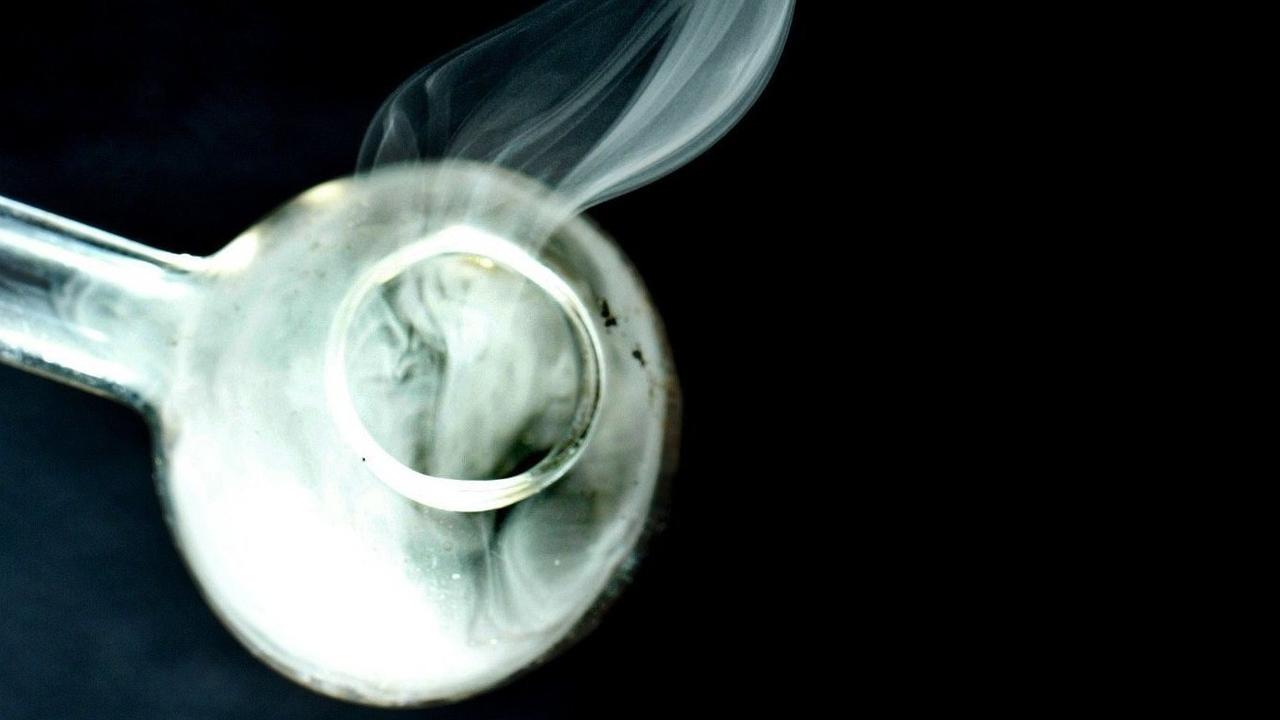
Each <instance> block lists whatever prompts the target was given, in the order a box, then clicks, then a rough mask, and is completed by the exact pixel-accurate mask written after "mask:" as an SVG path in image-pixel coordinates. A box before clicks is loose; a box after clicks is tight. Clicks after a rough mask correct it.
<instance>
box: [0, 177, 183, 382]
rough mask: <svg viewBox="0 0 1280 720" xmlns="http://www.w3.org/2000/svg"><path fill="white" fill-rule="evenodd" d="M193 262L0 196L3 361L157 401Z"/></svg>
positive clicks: (0, 340)
mask: <svg viewBox="0 0 1280 720" xmlns="http://www.w3.org/2000/svg"><path fill="white" fill-rule="evenodd" d="M199 262H200V260H199V259H198V258H193V257H190V256H185V255H174V254H170V253H165V252H160V251H157V250H153V249H151V248H149V247H146V246H144V245H140V244H138V243H135V242H132V241H129V240H125V239H124V238H121V237H117V236H115V235H112V234H110V233H106V232H103V231H101V230H97V229H94V228H91V227H88V226H86V225H83V224H81V223H78V222H74V221H72V220H67V219H65V218H61V217H58V216H56V215H52V214H50V213H46V212H43V211H41V210H37V209H35V208H32V207H28V206H26V205H23V204H21V203H17V202H14V201H12V200H9V199H6V198H3V197H0V362H5V363H7V364H10V365H14V366H17V367H19V368H22V369H25V370H29V371H32V372H35V373H38V374H41V375H45V376H47V377H50V378H53V379H55V380H59V381H62V382H65V383H68V384H70V385H74V386H76V387H80V388H83V389H86V390H89V391H91V392H95V393H98V394H101V395H106V396H108V397H112V398H114V399H117V400H120V401H122V402H125V403H127V404H130V405H134V406H137V407H148V406H151V405H153V404H154V403H155V402H156V401H158V399H159V398H160V397H161V394H162V393H163V391H164V388H165V386H166V383H167V381H168V378H169V377H170V376H171V373H172V369H173V362H172V353H173V352H174V349H175V348H176V347H177V346H178V345H179V342H178V333H179V332H180V327H181V319H182V317H183V311H184V308H185V307H186V305H187V303H188V302H189V301H190V299H191V297H192V295H193V293H192V290H193V289H194V283H193V280H192V279H193V278H194V277H195V275H194V273H193V271H194V270H195V269H196V267H197V265H198V264H199Z"/></svg>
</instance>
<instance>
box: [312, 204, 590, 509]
mask: <svg viewBox="0 0 1280 720" xmlns="http://www.w3.org/2000/svg"><path fill="white" fill-rule="evenodd" d="M602 354H603V350H602V349H601V346H600V341H599V339H598V337H597V336H596V332H595V329H594V327H593V325H592V323H591V318H590V313H589V311H588V310H587V309H586V307H585V305H584V304H583V303H582V301H581V300H580V299H579V297H578V296H577V294H575V292H574V291H573V289H572V288H570V287H569V286H568V285H567V284H566V283H565V282H564V281H563V280H562V279H561V278H560V277H559V276H557V274H556V273H555V271H553V270H552V269H550V268H548V267H546V266H545V265H542V264H541V263H539V262H538V260H537V259H536V258H535V257H533V256H532V255H530V254H528V253H527V252H526V251H525V250H524V249H523V248H521V247H520V246H518V245H516V244H514V243H511V242H509V241H507V240H505V239H503V238H501V237H498V236H496V235H493V234H491V233H488V232H485V231H484V230H481V229H479V228H477V227H475V226H473V225H468V224H458V225H453V226H450V227H447V228H444V229H443V230H440V231H439V232H437V233H434V234H433V235H432V236H431V237H428V238H425V239H423V240H422V241H420V242H418V243H415V244H413V245H410V246H409V247H406V248H404V249H403V250H401V251H399V252H396V253H394V254H392V255H391V256H389V257H387V258H385V259H383V260H382V261H381V262H379V263H377V264H376V265H375V266H374V267H373V268H371V269H370V270H369V271H368V272H366V273H365V274H364V276H363V277H362V278H361V279H360V280H359V281H357V283H356V284H355V287H354V288H353V289H352V291H351V292H350V293H349V294H348V296H347V299H346V300H345V301H344V303H343V306H342V308H341V309H340V310H339V315H338V320H337V322H336V323H335V326H334V336H333V339H332V340H331V342H330V355H329V360H328V373H329V379H328V383H327V384H328V387H327V392H328V395H329V398H330V401H331V404H332V408H333V415H334V419H335V422H337V423H338V424H339V425H340V426H341V427H342V430H343V434H344V435H345V436H346V437H348V438H349V440H350V441H351V442H352V443H353V445H354V446H355V448H356V449H357V450H358V451H359V452H360V454H361V457H362V460H363V461H364V462H366V463H368V464H369V466H370V468H371V469H372V470H373V472H374V473H375V474H376V475H378V476H379V478H381V479H382V480H383V481H384V482H386V483H387V484H388V485H390V486H391V487H392V488H394V489H395V490H396V491H397V492H399V493H401V494H403V495H405V496H406V497H409V498H411V499H413V500H415V501H417V502H420V503H422V504H424V505H428V506H431V507H435V508H440V509H442V510H453V511H484V510H493V509H498V508H501V507H505V506H507V505H510V504H511V503H514V502H518V501H519V500H522V499H524V498H526V497H528V496H530V495H532V494H534V493H536V492H538V491H540V490H542V489H544V488H546V487H547V486H549V485H550V484H552V483H554V482H555V481H556V480H558V479H560V477H561V476H563V475H564V474H565V473H566V472H567V471H568V470H569V469H570V468H571V467H572V466H573V464H574V463H575V462H576V461H577V460H578V458H579V457H580V456H581V453H582V451H583V449H584V448H585V447H586V446H587V443H588V441H589V439H590V435H591V431H592V429H593V428H594V426H595V420H596V417H597V414H598V411H599V409H600V403H601V396H600V389H601V386H602V384H603V381H604V378H603V376H604V372H605V370H604V365H603V361H602Z"/></svg>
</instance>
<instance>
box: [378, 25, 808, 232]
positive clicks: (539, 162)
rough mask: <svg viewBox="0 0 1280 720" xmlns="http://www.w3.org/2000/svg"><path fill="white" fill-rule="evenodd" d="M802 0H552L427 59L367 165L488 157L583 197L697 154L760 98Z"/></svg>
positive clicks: (599, 196) (388, 118) (580, 202)
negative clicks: (796, 5) (796, 3)
mask: <svg viewBox="0 0 1280 720" xmlns="http://www.w3.org/2000/svg"><path fill="white" fill-rule="evenodd" d="M793 7H794V0H658V1H657V2H644V1H643V0H603V1H602V0H555V1H553V2H550V3H548V4H546V5H544V6H542V7H541V8H538V9H537V10H535V11H533V12H531V13H529V14H528V15H526V16H524V17H521V18H519V19H517V20H515V21H514V22H512V23H510V24H508V25H507V26H506V27H503V28H501V29H499V30H496V31H494V32H492V33H490V34H489V35H486V36H484V37H482V38H480V39H478V40H476V41H474V42H472V43H471V44H469V45H466V46H464V47H462V48H459V49H458V50H456V51H454V52H452V53H450V54H449V55H446V56H445V57H443V58H441V59H440V60H437V61H436V62H434V63H432V64H431V65H429V66H427V67H426V68H424V69H423V70H421V71H420V72H418V73H417V74H416V75H414V76H413V77H412V78H410V79H409V81H408V82H406V83H405V84H404V85H402V86H401V87H400V89H398V90H397V91H396V92H395V93H394V94H393V95H392V96H391V97H390V98H389V99H388V100H387V102H386V103H385V104H384V105H383V107H382V109H381V110H380V111H379V112H378V115H377V116H376V117H375V119H374V122H373V124H372V126H371V127H370V129H369V132H368V134H367V135H366V137H365V141H364V144H363V146H362V149H361V153H360V160H359V169H361V170H371V169H374V168H376V167H379V166H381V165H385V164H389V163H396V162H404V161H411V160H419V159H449V158H456V159H465V160H475V161H481V162H487V163H493V164H497V165H501V166H503V167H506V168H509V169H511V170H515V171H518V172H520V173H523V174H525V175H528V176H530V177H534V178H537V179H538V180H541V181H542V182H543V183H545V184H546V185H548V186H549V187H551V188H554V189H555V190H558V191H559V192H560V194H561V195H563V196H565V197H567V198H568V199H569V200H570V201H571V203H572V204H574V205H576V206H577V207H579V208H586V207H589V206H591V205H593V204H595V203H598V202H601V201H603V200H607V199H609V198H611V197H615V196H617V195H620V194H623V193H625V192H628V191H630V190H634V189H635V188H637V187H640V186H642V185H645V184H647V183H649V182H652V181H653V180H655V179H657V178H659V177H662V176H663V175H666V174H667V173H669V172H671V171H673V170H675V169H676V168H678V167H680V166H682V165H684V164H685V163H687V162H689V161H690V160H692V159H693V158H695V157H697V156H698V155H699V154H701V153H702V152H703V151H705V150H706V149H707V148H709V147H710V146H711V145H712V144H714V143H715V142H716V140H718V139H719V138H720V137H721V136H723V135H724V133H725V132H727V131H728V130H729V128H731V127H732V126H733V125H734V123H736V122H737V121H738V119H739V118H741V117H742V116H743V115H744V114H745V113H746V111H747V109H748V108H750V106H751V105H752V103H754V102H755V100H756V98H757V97H758V96H759V94H760V92H761V90H763V88H764V86H765V83H766V82H767V81H768V79H769V76H770V74H771V73H772V71H773V68H774V66H775V65H776V64H777V60H778V56H779V54H780V53H781V50H782V45H783V41H784V39H785V38H786V34H787V30H788V28H789V25H790V21H791V14H792V10H793Z"/></svg>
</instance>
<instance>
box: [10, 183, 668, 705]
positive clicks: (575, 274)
mask: <svg viewBox="0 0 1280 720" xmlns="http://www.w3.org/2000/svg"><path fill="white" fill-rule="evenodd" d="M0 359H3V360H4V361H5V362H7V363H10V364H13V365H16V366H18V367H21V368H25V369H28V370H31V371H34V372H37V373H40V374H43V375H46V376H48V377H51V378H54V379H57V380H61V381H64V382H67V383H70V384H73V385H76V386H79V387H81V388H84V389H86V390H90V391H93V392H96V393H100V394H103V395H106V396H108V397H111V398H114V399H117V400H119V401H121V402H124V403H127V404H129V405H131V406H133V407H135V408H137V409H138V410H140V411H141V412H142V413H144V415H145V416H146V418H147V419H148V421H149V424H150V426H151V428H152V431H153V434H154V447H155V461H156V467H157V482H158V486H159V492H160V495H161V496H162V498H163V501H164V507H165V509H166V514H167V516H168V520H169V522H170V524H171V527H172V529H173V532H174V534H175V536H176V539H177V543H178V545H179V547H180V548H181V550H182V553H183V554H184V556H185V558H186V560H187V562H188V564H189V565H190V568H191V570H192V572H193V574H194V576H195V577H196V579H197V581H198V582H199V584H200V587H201V589H202V591H203V593H204V595H205V596H206V597H207V599H208V600H209V602H210V604H211V606H212V607H213V609H214V610H215V611H216V613H217V614H218V615H219V616H220V617H221V618H222V620H223V621H224V622H225V623H226V625H227V626H228V627H229V628H230V629H231V630H232V631H233V632H234V634H235V635H236V636H237V637H238V638H239V639H240V640H242V641H243V642H244V644H245V645H246V646H247V647H249V648H250V649H251V650H252V651H253V652H254V653H255V654H257V655H258V656H260V657H261V658H262V659H264V660H265V661H266V662H268V663H270V664H271V665H272V666H274V667H275V668H277V669H279V670H280V671H282V672H284V673H285V674H287V675H289V676H291V677H293V678H294V679H296V680H298V681H299V682H301V683H304V684H306V685H308V686H310V687H312V688H315V689H317V690H320V691H323V692H326V693H329V694H331V695H335V696H338V697H343V698H348V699H353V700H358V701H363V702H367V703H374V704H382V705H407V704H420V703H428V702H438V701H443V700H449V699H455V698H460V697H464V696H467V695H470V694H473V693H476V692H479V691H481V690H483V689H485V688H488V687H490V686H492V685H494V684H496V683H499V682H501V681H503V680H504V679H507V678H508V677H510V676H511V675H512V674H514V673H516V672H518V671H519V670H521V669H524V668H527V667H529V666H530V665H532V664H535V663H536V662H538V661H539V660H541V659H543V658H545V657H546V656H547V655H548V653H549V652H550V651H552V650H553V649H555V648H557V647H561V646H563V644H564V642H565V641H566V640H567V639H569V638H571V637H573V636H574V635H575V634H576V631H578V630H580V629H581V628H582V627H584V625H585V624H587V623H588V622H589V621H590V619H591V618H593V617H595V616H596V613H595V612H594V611H595V610H597V609H598V608H599V607H600V606H601V605H602V604H604V603H605V602H606V601H607V600H608V598H610V597H611V596H612V595H613V593H614V591H616V589H617V588H618V587H619V584H620V583H621V582H623V581H624V580H625V578H626V575H627V571H628V568H629V566H630V563H632V562H633V560H634V559H635V557H636V555H637V553H638V552H639V549H640V548H641V546H642V540H643V538H644V536H645V533H646V529H647V528H648V526H649V518H650V517H651V512H650V511H651V509H652V506H653V504H654V502H655V498H657V497H658V496H659V487H660V484H661V482H662V479H663V478H664V476H665V470H666V469H668V468H669V463H670V460H671V453H672V448H673V445H674V443H672V442H671V438H672V434H673V428H674V427H675V424H676V423H675V418H676V397H677V389H676V378H675V374H674V372H673V370H672V366H671V361H670V356H669V354H668V352H667V349H666V343H665V340H664V338H663V331H662V328H661V325H660V323H659V320H658V317H657V315H656V313H655V312H654V310H653V307H652V306H651V304H650V302H649V299H648V298H647V296H646V294H645V291H644V289H643V287H642V285H641V283H640V280H639V279H638V277H637V275H636V274H635V272H634V271H633V270H632V269H631V267H630V265H629V264H628V263H627V262H626V260H625V259H624V258H623V256H622V255H621V254H620V253H619V252H618V250H617V249H616V248H615V246H614V245H613V244H612V243H611V242H610V241H609V240H608V239H607V238H605V236H604V235H602V234H601V232H600V231H599V230H598V229H597V228H596V227H595V226H593V225H592V224H591V223H590V222H588V221H587V220H585V219H583V218H582V217H580V216H577V215H576V209H575V208H574V207H572V206H570V205H569V204H566V202H565V201H563V200H561V199H560V198H559V196H557V195H555V194H554V193H552V192H550V191H548V190H547V189H546V188H545V187H544V186H543V185H542V184H540V183H538V182H536V181H533V180H531V179H528V178H526V177H522V176H519V175H516V174H514V173H511V172H509V171H506V170H503V169H500V168H498V167H496V166H493V165H485V164H474V163H467V162H450V163H435V164H421V163H418V164H408V165H389V166H386V167H382V168H379V169H378V170H376V171H374V172H372V173H370V174H368V175H364V176H361V177H358V178H348V179H343V180H338V181H335V182H330V183H326V184H324V185H320V186H318V187H316V188H313V189H312V190H310V191H308V192H306V193H304V194H302V195H301V196H299V197H298V198H296V199H295V200H293V201H292V202H290V203H288V204H286V205H285V206H283V207H281V208H280V209H279V210H277V211H276V212H274V213H273V214H271V215H270V216H269V217H267V218H266V219H264V220H263V221H262V222H260V223H259V224H257V225H256V226H254V227H253V228H251V229H249V230H248V231H246V232H245V233H243V234H242V235H240V236H239V237H238V238H236V239H235V240H234V241H233V242H231V243H230V244H229V245H228V246H227V247H226V248H225V249H223V250H222V251H221V252H218V253H217V254H215V255H213V256H211V257H207V258H198V257H191V256H186V255H173V254H168V253H164V252H160V251H157V250H153V249H150V248H147V247H144V246H141V245H138V244H136V243H133V242H130V241H128V240H124V239H122V238H119V237H116V236H113V235H110V234H108V233H105V232H102V231H99V230H95V229H93V228H90V227H86V226H84V225H81V224H79V223H75V222H72V221H69V220H65V219H62V218H59V217H55V216H53V215H50V214H47V213H44V212H41V211H39V210H35V209H32V208H29V207H26V206H24V205H21V204H18V203H15V202H12V201H9V200H4V199H0Z"/></svg>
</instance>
